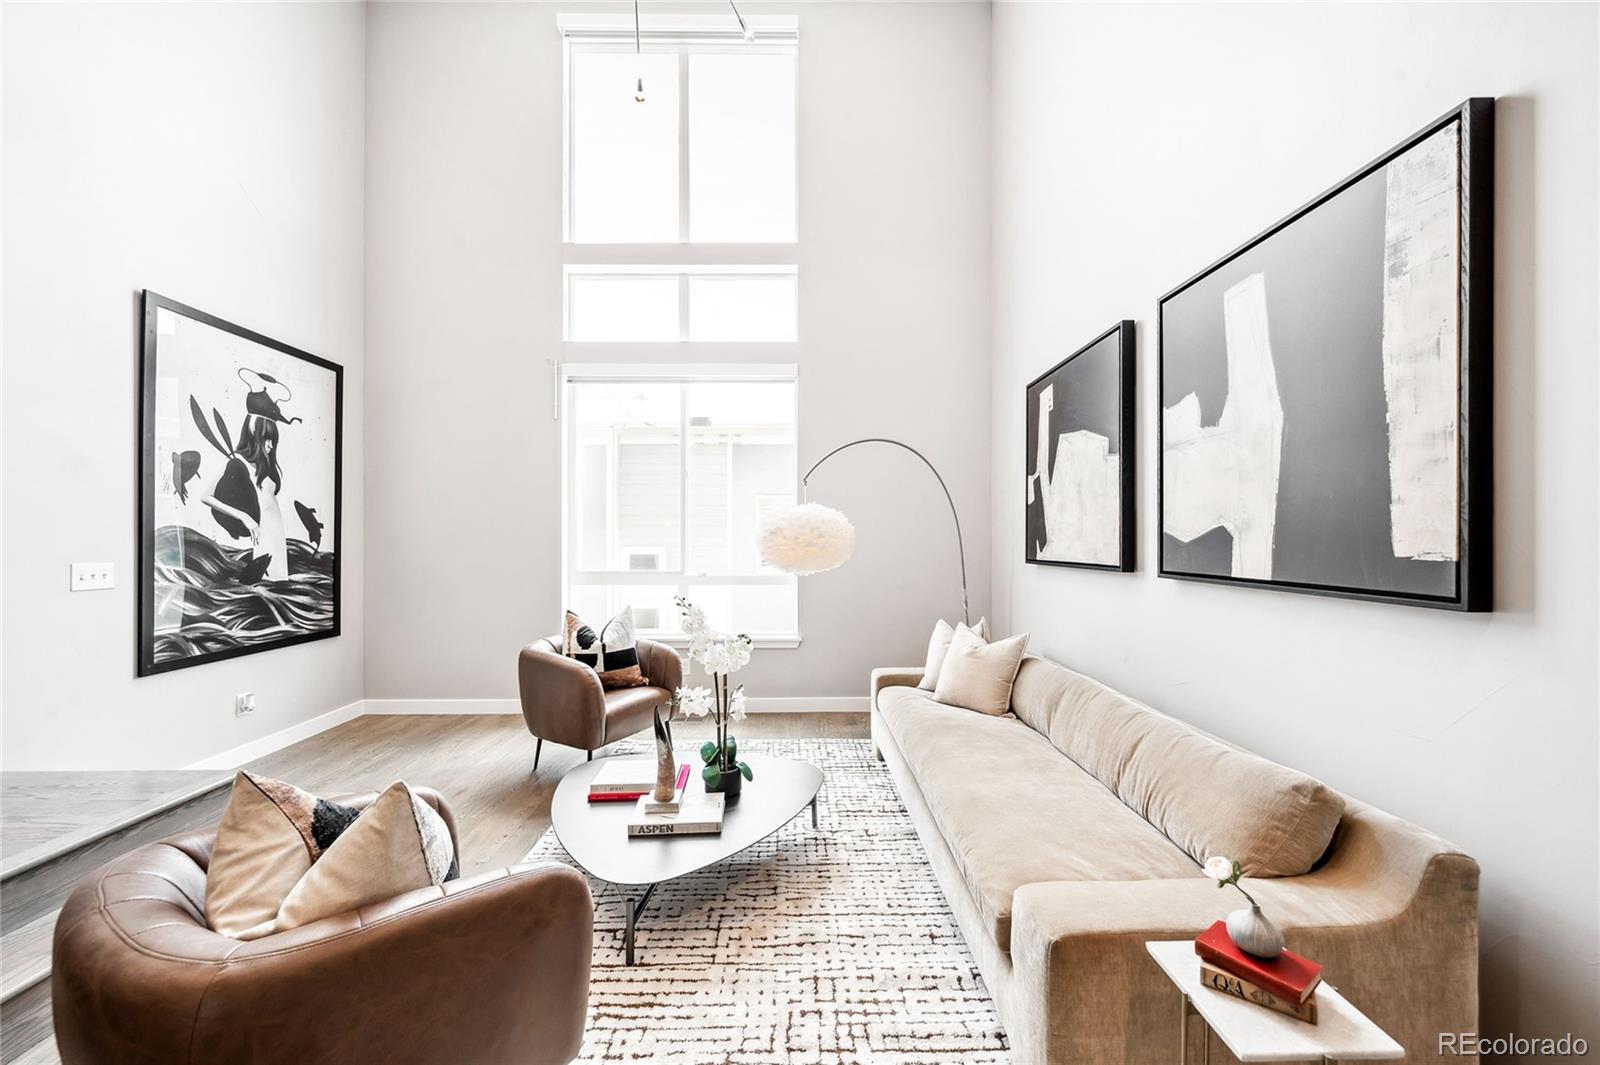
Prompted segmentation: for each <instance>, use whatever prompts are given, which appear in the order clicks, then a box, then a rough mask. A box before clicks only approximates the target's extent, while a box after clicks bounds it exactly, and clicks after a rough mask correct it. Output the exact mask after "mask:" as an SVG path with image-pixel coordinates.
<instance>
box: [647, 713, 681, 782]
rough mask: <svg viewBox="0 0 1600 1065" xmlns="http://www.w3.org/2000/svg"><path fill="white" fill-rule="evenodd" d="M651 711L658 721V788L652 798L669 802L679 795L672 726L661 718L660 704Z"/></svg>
mask: <svg viewBox="0 0 1600 1065" xmlns="http://www.w3.org/2000/svg"><path fill="white" fill-rule="evenodd" d="M651 712H652V713H653V714H654V715H655V721H656V790H655V792H654V793H653V794H652V795H651V796H650V798H651V799H653V800H654V801H656V802H660V803H668V802H672V801H673V800H674V799H676V798H677V797H678V765H677V763H676V762H674V761H673V760H672V728H671V727H670V726H669V725H668V724H667V723H666V722H665V721H662V720H661V707H660V705H659V704H657V706H656V707H655V709H654V710H653V711H651Z"/></svg>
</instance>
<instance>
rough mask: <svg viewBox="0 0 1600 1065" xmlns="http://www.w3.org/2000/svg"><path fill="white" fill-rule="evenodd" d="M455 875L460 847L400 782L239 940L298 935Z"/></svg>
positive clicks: (440, 820)
mask: <svg viewBox="0 0 1600 1065" xmlns="http://www.w3.org/2000/svg"><path fill="white" fill-rule="evenodd" d="M456 875H457V869H456V855H455V847H454V846H453V845H452V844H451V842H450V829H449V827H448V826H446V825H445V823H444V818H442V817H440V816H439V812H438V811H437V810H435V809H434V808H433V807H432V806H429V805H428V803H427V800H425V799H423V798H422V797H421V796H420V795H418V794H417V793H416V792H414V791H412V790H411V788H410V787H409V786H407V785H406V784H405V783H403V782H400V781H396V782H395V783H393V784H391V785H389V787H388V788H387V789H386V790H385V791H384V793H383V794H382V795H379V796H378V798H377V799H376V800H374V802H373V803H372V805H371V806H369V807H367V808H366V809H365V810H363V811H361V816H360V817H359V818H357V819H356V820H355V823H353V824H352V825H351V826H350V828H349V829H348V830H347V831H346V832H345V833H344V834H343V835H341V836H340V837H339V839H338V840H337V841H336V842H335V843H334V844H333V846H331V847H329V848H328V852H327V853H326V854H324V855H323V856H322V859H321V860H320V861H318V862H316V863H315V864H314V865H312V866H311V868H310V869H309V870H307V872H306V874H305V875H304V876H302V877H301V878H300V880H299V881H298V882H297V883H296V884H295V885H294V887H293V888H291V889H290V891H289V894H288V896H287V897H286V898H285V899H284V900H283V905H282V906H280V907H279V908H278V911H277V915H276V916H275V917H274V918H273V919H271V920H269V921H265V922H263V923H262V924H260V925H258V926H256V927H255V928H251V929H247V930H246V931H245V932H244V933H242V934H241V935H239V936H238V937H237V938H239V939H258V938H260V937H261V936H264V935H269V934H271V933H274V932H284V931H287V930H289V929H291V928H299V927H300V926H301V925H305V924H310V923H311V922H312V921H320V920H321V919H322V918H324V917H333V916H335V915H337V914H341V913H349V912H350V911H351V910H359V909H360V908H361V907H363V906H370V905H372V904H373V903H375V902H382V901H384V900H385V899H392V898H394V897H395V896H396V895H401V894H404V893H405V892H407V891H413V890H415V889H417V888H425V887H430V886H432V885H435V884H442V883H444V882H445V881H446V880H451V879H454V878H455V876H456Z"/></svg>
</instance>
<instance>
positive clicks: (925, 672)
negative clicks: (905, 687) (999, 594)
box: [917, 618, 989, 692]
mask: <svg viewBox="0 0 1600 1065" xmlns="http://www.w3.org/2000/svg"><path fill="white" fill-rule="evenodd" d="M964 628H967V624H966V622H964V621H958V622H956V628H955V629H952V628H951V627H950V623H949V622H948V621H946V620H945V619H944V618H940V619H939V621H938V623H937V624H935V625H934V626H933V635H932V636H931V637H929V638H928V664H927V665H926V666H924V667H923V669H922V680H921V682H920V683H918V685H917V687H919V688H921V689H922V690H923V691H927V692H931V691H933V688H934V685H936V684H938V683H939V669H940V667H942V666H943V665H944V656H945V655H946V654H948V653H949V652H950V641H951V640H952V639H953V638H954V637H955V634H956V629H964ZM972 631H973V632H975V633H977V635H978V639H980V640H982V641H983V642H984V643H988V642H989V619H988V618H979V619H978V623H977V624H976V625H973V626H972Z"/></svg>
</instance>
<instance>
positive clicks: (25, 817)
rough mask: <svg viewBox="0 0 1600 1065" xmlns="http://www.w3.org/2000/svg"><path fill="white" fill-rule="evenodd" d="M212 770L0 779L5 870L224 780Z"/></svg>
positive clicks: (13, 775) (1, 846)
mask: <svg viewBox="0 0 1600 1065" xmlns="http://www.w3.org/2000/svg"><path fill="white" fill-rule="evenodd" d="M229 775H230V774H227V773H218V772H215V771H212V770H192V769H179V770H172V771H170V772H167V771H162V772H98V773H92V772H69V773H0V855H3V856H4V867H5V868H6V869H7V870H9V869H11V868H14V867H15V866H17V865H20V864H23V863H25V862H27V861H29V860H30V859H31V858H32V857H33V856H34V855H36V854H40V853H45V852H49V851H51V850H54V849H58V848H70V847H73V846H77V845H81V844H82V843H83V842H85V841H86V840H87V839H91V838H93V837H94V836H95V835H97V834H99V833H101V832H104V831H105V830H106V829H107V828H110V827H113V826H120V825H122V824H126V823H128V822H130V821H134V820H138V819H141V818H143V817H147V816H149V815H150V814H151V813H152V812H154V811H156V810H159V809H161V808H163V807H165V806H168V805H169V804H171V803H174V802H176V801H178V800H180V799H183V798H185V797H188V796H192V795H193V794H195V793H196V792H197V791H199V790H200V789H202V788H206V787H209V786H212V785H215V784H217V783H219V782H222V781H225V780H227V778H228V776H229Z"/></svg>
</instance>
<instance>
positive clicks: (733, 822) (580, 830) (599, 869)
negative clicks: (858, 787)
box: [550, 752, 822, 965]
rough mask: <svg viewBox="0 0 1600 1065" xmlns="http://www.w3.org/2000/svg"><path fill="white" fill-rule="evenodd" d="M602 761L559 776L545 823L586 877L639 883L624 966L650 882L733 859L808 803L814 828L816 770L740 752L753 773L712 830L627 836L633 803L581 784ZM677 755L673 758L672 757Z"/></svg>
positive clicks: (693, 783) (696, 783) (693, 787)
mask: <svg viewBox="0 0 1600 1065" xmlns="http://www.w3.org/2000/svg"><path fill="white" fill-rule="evenodd" d="M679 754H680V755H687V760H688V761H689V764H690V766H691V769H692V770H693V769H698V768H699V764H700V760H699V758H698V757H697V756H696V755H695V754H694V752H679ZM629 757H630V758H632V759H638V758H639V757H641V756H640V755H630V756H629ZM644 757H649V756H648V755H646V756H644ZM610 760H611V759H609V758H597V759H595V760H594V761H593V762H585V763H584V764H583V765H580V766H578V767H577V768H576V769H574V770H572V771H571V772H570V773H568V774H567V775H566V776H564V777H562V778H561V783H560V784H557V785H556V793H555V797H554V798H553V799H552V800H551V802H550V826H551V828H553V829H555V833H556V838H557V839H558V840H560V841H561V846H562V847H564V848H566V851H567V854H569V855H570V856H571V857H572V860H573V861H575V862H577V863H578V865H580V866H582V867H583V869H584V871H585V872H587V873H589V875H591V876H593V877H595V878H597V879H600V880H604V881H607V882H608V883H612V884H617V885H620V886H622V887H642V888H644V891H643V892H642V893H641V894H640V895H639V897H638V898H637V899H633V900H629V901H628V902H627V917H628V925H627V931H626V932H625V933H624V938H623V950H624V953H625V954H626V958H627V963H628V964H629V965H632V964H633V933H634V926H635V925H636V923H637V922H638V920H639V915H640V914H641V913H643V912H644V908H645V905H646V904H647V903H649V901H650V895H651V893H652V892H653V891H655V889H656V885H657V884H661V883H664V882H666V881H668V880H675V879H677V878H678V877H680V876H685V875H687V874H689V873H693V872H697V871H698V870H701V869H704V868H706V867H707V866H711V865H716V864H717V863H718V862H721V861H725V860H727V859H728V858H731V857H733V856H734V855H735V854H738V853H739V852H740V851H742V850H744V849H745V848H746V847H750V846H752V845H754V844H756V843H760V842H761V841H762V840H764V839H766V838H767V837H768V836H770V835H772V834H773V833H774V832H776V831H777V830H778V829H780V828H782V827H783V826H784V825H786V824H788V823H789V822H790V821H793V820H794V819H795V818H796V817H798V816H799V814H800V811H801V810H804V809H805V808H806V807H808V806H809V807H810V808H811V827H812V828H815V827H817V798H818V796H819V795H820V794H821V791H822V770H820V769H818V768H817V767H816V766H814V765H811V764H810V763H808V762H800V761H796V760H794V759H792V758H774V757H771V756H770V755H760V754H748V755H745V756H744V761H746V762H748V763H749V765H750V769H751V772H752V773H753V774H754V775H755V779H754V780H747V781H745V783H744V789H743V794H742V795H740V797H739V801H738V802H736V803H734V804H732V805H731V806H728V807H727V808H726V809H725V810H724V811H723V815H722V832H721V833H720V834H718V835H705V836H644V837H630V836H629V835H628V820H629V819H630V818H631V817H632V816H633V810H634V804H633V803H631V802H596V803H591V802H590V801H589V782H590V781H591V780H593V779H594V775H595V774H596V773H598V772H600V767H601V766H603V765H604V764H606V762H608V761H610ZM684 760H686V759H685V758H684V757H680V758H679V761H680V762H681V761H684ZM688 791H689V792H690V794H694V793H695V792H699V793H701V794H703V793H704V792H705V785H704V784H703V783H702V782H701V781H700V780H699V779H698V778H694V777H691V779H690V781H689V788H688Z"/></svg>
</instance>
